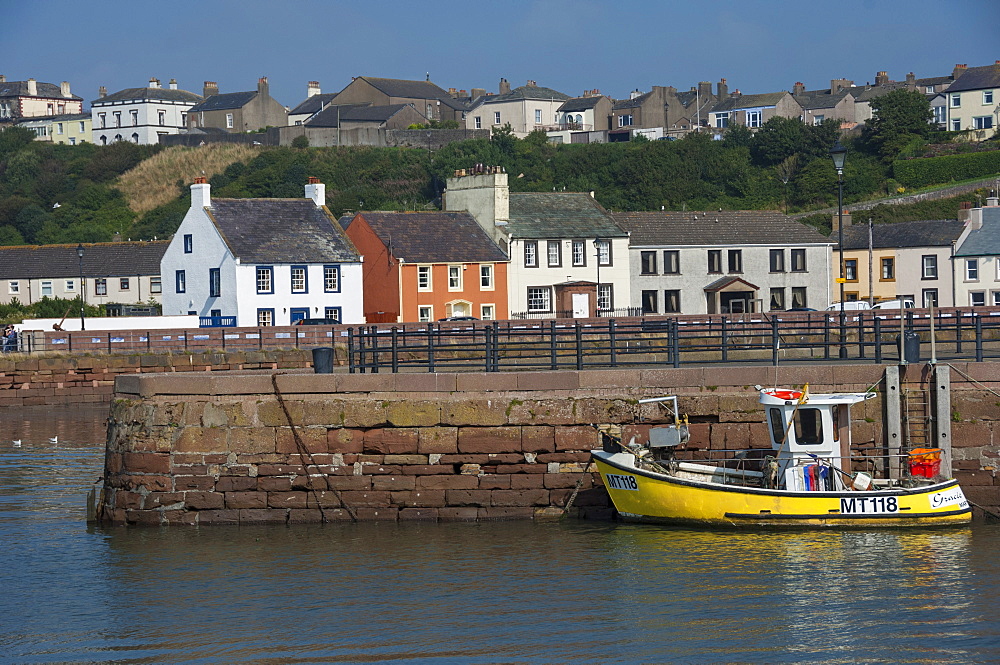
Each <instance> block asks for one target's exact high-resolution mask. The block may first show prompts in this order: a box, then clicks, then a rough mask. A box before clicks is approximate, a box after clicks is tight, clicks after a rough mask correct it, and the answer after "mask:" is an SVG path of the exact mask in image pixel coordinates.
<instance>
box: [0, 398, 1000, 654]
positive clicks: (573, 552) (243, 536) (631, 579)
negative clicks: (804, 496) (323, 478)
mask: <svg viewBox="0 0 1000 665" xmlns="http://www.w3.org/2000/svg"><path fill="white" fill-rule="evenodd" d="M12 418H13V416H11V414H9V413H8V414H2V413H0V423H3V424H4V427H5V428H6V427H8V426H10V425H16V426H18V427H20V428H21V429H20V430H19V431H21V432H23V433H25V434H23V435H22V436H23V437H25V439H26V441H25V444H24V446H25V447H24V448H23V449H18V450H13V449H12V448H9V447H8V448H5V447H3V446H0V560H2V561H4V562H5V566H4V567H3V568H0V585H2V588H3V589H4V610H5V611H4V615H3V619H2V621H0V623H2V625H3V630H2V631H0V649H2V651H0V653H3V654H4V655H3V656H0V660H3V659H5V658H6V659H9V660H11V661H14V662H67V661H68V662H107V661H114V662H122V663H143V662H289V663H291V662H399V661H402V662H406V661H410V662H421V663H423V662H430V663H470V662H472V663H481V662H504V663H542V662H544V663H548V662H567V661H579V662H803V663H805V662H809V663H814V662H822V663H844V662H893V663H895V662H935V663H939V662H954V663H960V662H984V661H990V660H996V659H998V658H1000V639H998V632H1000V631H998V627H1000V621H998V619H997V616H996V612H995V611H994V610H993V604H994V601H993V598H994V597H995V596H996V595H997V592H998V591H1000V588H998V582H997V579H998V577H1000V576H998V574H997V573H998V572H1000V564H998V562H997V561H996V557H995V555H994V553H995V552H996V551H997V549H998V546H1000V527H996V526H988V525H987V526H983V525H976V526H975V527H973V528H972V529H958V530H947V531H944V530H935V531H906V532H806V533H797V532H792V533H780V532H770V533H752V532H747V533H744V532H736V533H732V532H727V533H720V532H713V531H699V530H690V529H671V528H661V527H656V526H648V525H625V524H610V523H586V522H572V521H566V522H558V523H540V524H533V523H487V524H331V525H325V526H318V525H300V526H294V527H284V526H259V527H245V526H244V527H218V528H203V529H189V528H167V529H159V528H154V529H125V528H110V529H106V530H101V529H94V528H87V527H86V526H85V524H84V522H83V517H84V515H83V508H84V492H85V490H86V488H87V486H88V485H89V484H90V483H91V482H92V481H93V479H94V478H96V476H97V475H99V473H100V467H101V464H102V462H103V447H102V445H101V442H102V441H103V438H104V423H103V418H104V416H103V412H102V411H101V410H100V409H91V410H89V411H82V412H80V411H74V412H72V413H71V412H69V411H66V412H58V411H56V412H49V411H46V412H42V413H38V414H33V413H28V414H26V415H25V414H21V416H20V419H17V418H13V421H12V420H11V419H12ZM26 421H28V422H26ZM50 431H55V432H58V434H59V442H58V445H50V444H49V443H48V438H49V437H50V436H51V434H48V432H50ZM4 436H6V435H4ZM11 438H13V437H11ZM28 441H31V444H30V446H29V445H28Z"/></svg>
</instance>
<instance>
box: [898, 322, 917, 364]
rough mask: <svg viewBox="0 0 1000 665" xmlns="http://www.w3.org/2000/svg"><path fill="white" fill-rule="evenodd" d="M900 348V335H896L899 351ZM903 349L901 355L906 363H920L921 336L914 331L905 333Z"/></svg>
mask: <svg viewBox="0 0 1000 665" xmlns="http://www.w3.org/2000/svg"><path fill="white" fill-rule="evenodd" d="M899 346H900V341H899V335H896V348H897V349H898V348H899ZM902 347H903V348H902V352H901V353H900V355H901V357H902V359H903V360H904V361H906V362H908V363H918V362H920V335H918V334H917V333H915V332H913V331H912V330H908V331H907V332H905V333H903V341H902Z"/></svg>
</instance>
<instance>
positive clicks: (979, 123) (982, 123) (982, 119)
mask: <svg viewBox="0 0 1000 665" xmlns="http://www.w3.org/2000/svg"><path fill="white" fill-rule="evenodd" d="M972 128H973V129H993V116H991V115H977V116H973V118H972Z"/></svg>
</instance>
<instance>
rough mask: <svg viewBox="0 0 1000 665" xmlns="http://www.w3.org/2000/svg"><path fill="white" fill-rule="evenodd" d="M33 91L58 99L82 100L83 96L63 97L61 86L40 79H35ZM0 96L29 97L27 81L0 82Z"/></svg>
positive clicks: (38, 95) (37, 95) (41, 95)
mask: <svg viewBox="0 0 1000 665" xmlns="http://www.w3.org/2000/svg"><path fill="white" fill-rule="evenodd" d="M35 92H37V93H38V94H36V95H35V97H55V98H58V99H71V100H73V101H83V97H80V96H79V95H70V96H69V97H63V96H62V88H60V87H59V86H58V85H56V84H55V83H43V82H41V81H37V82H36V83H35ZM0 97H30V95H29V94H28V82H27V81H6V82H4V83H0Z"/></svg>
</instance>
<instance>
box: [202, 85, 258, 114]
mask: <svg viewBox="0 0 1000 665" xmlns="http://www.w3.org/2000/svg"><path fill="white" fill-rule="evenodd" d="M256 96H257V91H256V90H251V91H249V92H227V93H225V94H223V95H212V96H211V97H209V98H207V99H206V100H205V101H203V102H198V103H197V104H195V105H194V106H192V107H191V108H190V109H189V110H188V112H189V113H196V112H198V111H222V110H225V109H241V108H243V107H244V106H246V105H247V104H248V103H249V102H250V100H252V99H253V98H254V97H256Z"/></svg>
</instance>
